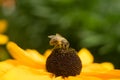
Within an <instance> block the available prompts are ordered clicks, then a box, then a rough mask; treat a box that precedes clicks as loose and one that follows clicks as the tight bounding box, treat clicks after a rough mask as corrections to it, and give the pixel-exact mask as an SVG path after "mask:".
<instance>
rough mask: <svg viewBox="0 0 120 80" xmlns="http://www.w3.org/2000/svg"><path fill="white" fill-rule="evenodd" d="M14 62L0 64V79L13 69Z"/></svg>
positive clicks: (7, 61) (8, 61)
mask: <svg viewBox="0 0 120 80" xmlns="http://www.w3.org/2000/svg"><path fill="white" fill-rule="evenodd" d="M15 64H16V62H15V61H14V60H6V61H2V62H0V77H1V76H3V75H4V74H5V73H6V72H8V71H9V70H10V69H12V68H14V67H15Z"/></svg>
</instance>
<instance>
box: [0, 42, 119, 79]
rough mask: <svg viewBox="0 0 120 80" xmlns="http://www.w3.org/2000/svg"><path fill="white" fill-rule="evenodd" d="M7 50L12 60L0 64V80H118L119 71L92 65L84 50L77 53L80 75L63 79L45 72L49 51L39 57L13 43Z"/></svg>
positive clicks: (108, 65) (105, 64) (111, 66)
mask: <svg viewBox="0 0 120 80" xmlns="http://www.w3.org/2000/svg"><path fill="white" fill-rule="evenodd" d="M7 49H8V51H9V53H10V54H11V55H12V57H13V58H14V59H9V60H6V61H3V62H0V80H120V70H117V69H114V66H113V65H112V64H111V63H109V62H103V63H94V58H93V56H92V55H91V53H90V52H89V51H88V50H87V49H86V48H83V49H81V50H80V51H79V52H78V56H79V57H80V58H81V61H82V65H83V68H82V72H81V74H80V75H77V76H69V77H65V78H63V77H61V76H58V77H55V76H54V74H52V73H49V72H47V71H46V68H45V62H46V59H47V57H48V56H49V55H50V53H51V50H47V51H46V52H45V53H44V54H43V55H41V54H40V53H39V52H38V51H36V50H33V49H27V50H23V49H22V48H20V47H19V46H18V45H17V44H16V43H14V42H8V44H7Z"/></svg>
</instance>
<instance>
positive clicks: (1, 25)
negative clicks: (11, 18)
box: [0, 20, 8, 44]
mask: <svg viewBox="0 0 120 80" xmlns="http://www.w3.org/2000/svg"><path fill="white" fill-rule="evenodd" d="M6 27H7V21H6V20H0V44H5V43H7V42H8V37H7V36H6V35H3V34H1V33H3V32H4V31H5V30H6Z"/></svg>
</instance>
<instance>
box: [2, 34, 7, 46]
mask: <svg viewBox="0 0 120 80" xmlns="http://www.w3.org/2000/svg"><path fill="white" fill-rule="evenodd" d="M7 42H8V37H7V36H5V35H2V34H0V44H5V43H7Z"/></svg>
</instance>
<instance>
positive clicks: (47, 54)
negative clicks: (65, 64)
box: [44, 49, 52, 59]
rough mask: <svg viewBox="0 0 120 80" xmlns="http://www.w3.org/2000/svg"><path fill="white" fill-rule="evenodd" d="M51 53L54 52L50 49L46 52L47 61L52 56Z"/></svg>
mask: <svg viewBox="0 0 120 80" xmlns="http://www.w3.org/2000/svg"><path fill="white" fill-rule="evenodd" d="M51 52H52V49H48V50H46V51H45V53H44V56H45V58H46V59H47V58H48V56H49V55H50V54H51Z"/></svg>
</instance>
